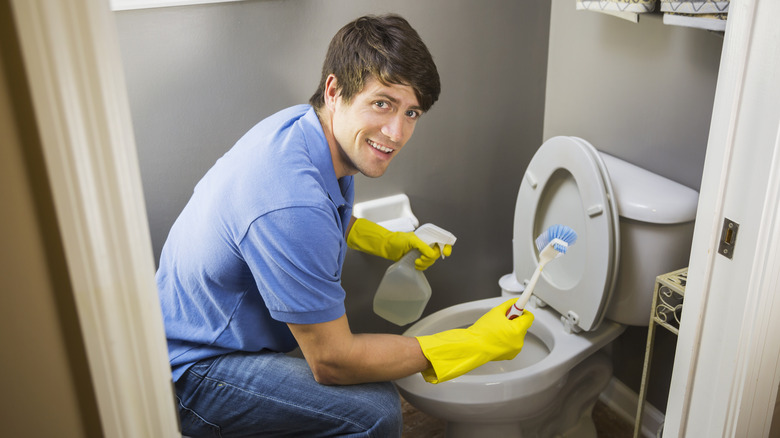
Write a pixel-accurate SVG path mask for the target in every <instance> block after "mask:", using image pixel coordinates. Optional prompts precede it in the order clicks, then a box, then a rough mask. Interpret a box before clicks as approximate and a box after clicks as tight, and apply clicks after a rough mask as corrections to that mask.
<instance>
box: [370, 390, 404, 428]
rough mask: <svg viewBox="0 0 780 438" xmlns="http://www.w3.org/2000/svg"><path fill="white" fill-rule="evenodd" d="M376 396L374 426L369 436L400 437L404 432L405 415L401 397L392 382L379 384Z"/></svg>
mask: <svg viewBox="0 0 780 438" xmlns="http://www.w3.org/2000/svg"><path fill="white" fill-rule="evenodd" d="M376 385H377V390H376V392H375V394H374V396H375V403H374V404H373V406H372V408H374V418H375V421H374V425H373V426H372V427H371V429H369V430H368V431H367V432H368V436H377V437H394V436H397V437H400V436H401V431H402V430H403V415H402V414H401V397H400V396H399V395H398V391H397V390H396V389H395V385H393V384H392V383H390V382H385V383H379V384H376Z"/></svg>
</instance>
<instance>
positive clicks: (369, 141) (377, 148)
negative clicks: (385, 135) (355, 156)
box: [366, 139, 393, 154]
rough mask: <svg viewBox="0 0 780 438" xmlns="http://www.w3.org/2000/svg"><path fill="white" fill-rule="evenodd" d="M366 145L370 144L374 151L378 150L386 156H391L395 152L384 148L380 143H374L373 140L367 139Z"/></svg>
mask: <svg viewBox="0 0 780 438" xmlns="http://www.w3.org/2000/svg"><path fill="white" fill-rule="evenodd" d="M366 143H368V145H369V146H371V147H372V148H374V149H376V150H378V151H380V152H384V153H386V154H389V153H392V152H393V149H390V148H389V147H386V146H382V145H381V144H379V143H374V142H373V141H371V140H368V139H366Z"/></svg>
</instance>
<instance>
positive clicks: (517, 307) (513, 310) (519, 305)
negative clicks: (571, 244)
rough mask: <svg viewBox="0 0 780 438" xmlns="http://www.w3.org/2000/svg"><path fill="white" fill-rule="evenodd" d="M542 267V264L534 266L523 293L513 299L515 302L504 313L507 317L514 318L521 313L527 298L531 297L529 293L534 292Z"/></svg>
mask: <svg viewBox="0 0 780 438" xmlns="http://www.w3.org/2000/svg"><path fill="white" fill-rule="evenodd" d="M542 268H544V265H539V267H538V268H536V270H535V271H534V275H532V276H531V281H529V282H528V286H526V288H525V291H523V294H522V295H520V298H518V299H517V301H515V304H514V305H512V307H510V308H509V312H507V314H506V317H507V318H509V319H515V318H517V317H518V316H520V315H522V314H523V309H524V308H525V305H526V304H528V300H530V299H531V294H533V292H534V288H535V287H536V282H537V281H539V276H540V275H541V274H542Z"/></svg>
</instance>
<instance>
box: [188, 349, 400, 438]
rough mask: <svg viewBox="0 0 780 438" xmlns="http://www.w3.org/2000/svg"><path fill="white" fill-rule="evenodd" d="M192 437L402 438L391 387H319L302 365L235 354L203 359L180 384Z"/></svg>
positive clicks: (265, 355)
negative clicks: (330, 437)
mask: <svg viewBox="0 0 780 438" xmlns="http://www.w3.org/2000/svg"><path fill="white" fill-rule="evenodd" d="M176 398H177V401H178V403H179V406H178V409H179V416H180V418H181V423H182V432H183V433H184V435H186V436H190V437H206V436H208V437H233V436H236V437H238V436H264V437H265V436H303V437H329V436H345V437H382V438H384V437H400V436H401V429H402V425H403V420H402V417H401V401H400V397H399V396H398V392H397V391H396V389H395V386H394V385H393V384H392V383H390V382H383V383H369V384H362V385H350V386H325V385H321V384H319V383H317V382H316V381H315V380H314V376H313V375H312V373H311V370H310V369H309V366H308V364H307V363H306V361H305V360H303V359H300V358H296V357H291V356H287V355H285V354H282V353H272V352H267V351H263V352H260V353H243V352H237V353H232V354H228V355H225V356H219V357H216V358H212V359H206V360H202V361H200V362H198V363H196V364H195V365H193V366H192V367H190V369H189V370H187V372H186V373H184V375H183V376H182V377H181V378H180V379H179V381H178V382H176Z"/></svg>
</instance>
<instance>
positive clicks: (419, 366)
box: [157, 15, 533, 437]
mask: <svg viewBox="0 0 780 438" xmlns="http://www.w3.org/2000/svg"><path fill="white" fill-rule="evenodd" d="M439 90H440V85H439V76H438V72H437V70H436V66H435V64H434V63H433V60H432V58H431V55H430V53H429V52H428V49H427V48H426V47H425V45H424V44H423V42H422V40H421V39H420V37H419V36H418V34H417V32H415V31H414V29H412V28H411V26H409V23H408V22H406V20H404V19H403V18H401V17H398V16H396V15H387V16H382V17H373V16H369V17H361V18H359V19H357V20H355V21H353V22H352V23H349V24H348V25H346V26H345V27H344V28H342V29H341V30H340V31H339V32H338V33H337V34H336V36H334V38H333V40H332V41H331V44H330V46H329V48H328V53H327V55H326V59H325V63H324V65H323V71H322V78H321V81H320V84H319V87H318V90H317V92H316V93H315V94H314V95H313V96H312V98H311V99H310V104H311V106H310V105H298V106H294V107H291V108H288V109H286V110H282V111H280V112H279V113H277V114H274V115H272V116H270V117H268V118H267V119H265V120H263V121H262V122H260V123H259V124H257V125H256V126H255V127H254V128H252V129H251V130H250V131H249V132H248V133H247V134H245V135H244V137H242V138H241V139H240V140H239V141H238V142H237V143H236V145H234V147H233V148H232V149H231V150H230V151H229V152H228V153H226V154H225V155H224V156H223V157H222V158H221V159H219V160H218V161H217V162H216V164H215V165H214V167H212V169H210V170H209V171H208V172H207V173H206V175H205V176H204V177H203V179H202V180H201V181H200V182H199V183H198V184H197V186H196V187H195V190H194V193H193V195H192V198H191V199H190V201H189V202H188V204H187V206H186V207H185V208H184V210H183V211H182V213H181V215H180V216H179V218H178V219H177V221H176V223H174V225H173V227H172V228H171V231H170V234H169V236H168V239H167V241H166V243H165V246H164V247H163V251H162V255H161V259H160V268H159V270H158V273H157V283H158V287H159V290H160V301H161V305H162V309H163V315H164V319H165V328H166V334H167V337H168V349H169V356H170V361H171V367H172V371H173V378H174V381H175V383H176V395H177V399H178V402H179V406H178V408H179V414H180V417H181V421H182V427H183V431H184V433H185V435H189V436H245V435H251V434H256V435H263V436H269V435H300V436H334V435H348V436H379V437H389V436H400V432H401V413H400V402H399V397H398V394H397V392H396V391H395V389H394V387H393V385H392V384H391V383H389V381H390V380H393V379H397V378H400V377H404V376H408V375H411V374H414V373H418V372H422V373H423V376H424V377H425V378H426V379H427V380H428V381H430V382H434V383H435V382H439V381H443V380H447V379H450V378H453V377H456V376H457V375H460V374H463V373H465V372H467V371H469V370H470V369H473V368H474V367H476V366H479V365H481V364H482V363H485V362H487V361H489V360H500V359H510V358H512V357H514V356H515V355H516V354H517V353H518V352H519V351H520V348H521V347H522V342H523V337H524V335H525V332H526V330H527V329H528V327H529V326H530V324H531V321H532V320H533V316H532V315H531V314H530V313H526V315H524V316H523V317H520V318H517V319H515V320H513V321H509V320H508V319H507V318H506V317H505V316H504V314H505V313H506V311H507V310H508V308H509V306H510V305H511V302H509V303H506V305H504V306H499V308H496V309H493V310H492V311H491V312H489V313H488V314H486V315H485V316H484V317H482V318H481V319H480V320H479V321H477V323H475V324H474V326H472V327H471V328H469V329H460V330H450V331H447V332H443V333H440V334H437V335H432V336H425V337H420V338H411V337H404V336H397V335H386V334H353V333H352V332H351V330H350V328H349V323H348V321H347V317H346V315H345V310H344V296H345V292H344V290H343V289H342V287H341V283H340V279H341V269H342V264H343V261H344V257H345V255H346V248H347V246H349V247H351V248H354V249H358V250H362V251H365V252H369V253H371V254H376V255H380V256H383V257H386V258H389V259H392V260H397V259H399V258H400V257H401V256H403V254H405V253H406V252H408V251H409V250H411V249H417V250H419V251H420V252H421V257H420V258H419V259H418V260H417V261H416V265H417V267H418V269H425V268H426V267H428V266H430V265H431V264H432V263H433V262H434V261H435V260H436V259H437V257H438V256H439V255H440V252H439V249H438V248H431V247H430V246H427V245H426V244H425V243H423V242H422V241H421V240H419V239H418V238H416V237H415V236H414V234H413V233H391V232H389V231H387V230H385V229H384V228H382V227H380V226H378V225H376V224H374V223H371V222H369V221H366V220H364V219H358V220H354V219H353V218H352V216H351V211H352V203H353V199H354V186H353V175H355V174H357V173H362V174H364V175H366V176H369V177H379V176H381V175H382V174H383V173H384V172H385V170H386V169H387V166H388V165H389V163H390V161H392V159H393V158H394V157H395V156H396V155H397V154H398V153H399V152H400V150H401V149H402V148H403V147H404V145H405V144H406V142H407V140H409V138H410V137H411V135H412V133H413V131H414V127H415V125H416V123H417V121H418V119H419V118H420V116H421V115H422V114H423V113H424V112H425V111H427V110H428V109H430V107H431V106H432V105H433V104H434V102H435V101H436V100H437V99H438V95H439ZM449 251H450V248H449V247H446V248H445V249H444V252H445V254H447V253H449ZM296 346H299V347H300V348H301V351H302V353H303V355H304V357H305V360H303V359H299V358H295V357H291V356H288V355H286V354H284V353H286V352H289V351H291V350H293V349H294V348H295V347H296Z"/></svg>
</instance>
